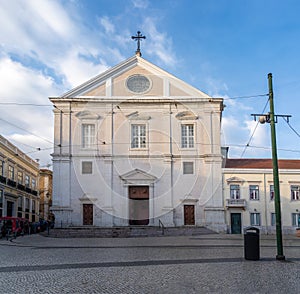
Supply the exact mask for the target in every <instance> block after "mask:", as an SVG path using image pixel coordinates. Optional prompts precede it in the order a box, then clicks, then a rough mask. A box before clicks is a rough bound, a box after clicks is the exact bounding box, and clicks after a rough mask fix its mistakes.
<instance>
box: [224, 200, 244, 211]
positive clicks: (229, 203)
mask: <svg viewBox="0 0 300 294" xmlns="http://www.w3.org/2000/svg"><path fill="white" fill-rule="evenodd" d="M246 205H247V201H246V200H245V199H226V207H227V208H242V209H245V208H246Z"/></svg>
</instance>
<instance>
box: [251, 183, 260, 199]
mask: <svg viewBox="0 0 300 294" xmlns="http://www.w3.org/2000/svg"><path fill="white" fill-rule="evenodd" d="M249 193H250V200H259V187H258V185H250V186H249Z"/></svg>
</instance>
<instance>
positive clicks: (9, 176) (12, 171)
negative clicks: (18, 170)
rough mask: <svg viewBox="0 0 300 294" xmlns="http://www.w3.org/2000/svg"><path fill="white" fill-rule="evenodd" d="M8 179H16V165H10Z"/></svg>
mask: <svg viewBox="0 0 300 294" xmlns="http://www.w3.org/2000/svg"><path fill="white" fill-rule="evenodd" d="M8 179H10V180H12V181H14V180H15V167H14V166H13V165H11V164H9V165H8Z"/></svg>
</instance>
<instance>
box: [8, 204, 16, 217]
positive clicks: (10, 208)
mask: <svg viewBox="0 0 300 294" xmlns="http://www.w3.org/2000/svg"><path fill="white" fill-rule="evenodd" d="M14 204H15V203H14V202H12V201H7V202H6V205H7V206H6V215H7V216H14Z"/></svg>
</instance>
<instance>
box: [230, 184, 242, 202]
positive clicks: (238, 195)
mask: <svg viewBox="0 0 300 294" xmlns="http://www.w3.org/2000/svg"><path fill="white" fill-rule="evenodd" d="M233 187H238V189H233ZM234 192H237V193H234ZM229 194H230V199H234V200H237V199H241V187H240V185H239V184H230V185H229Z"/></svg>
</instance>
